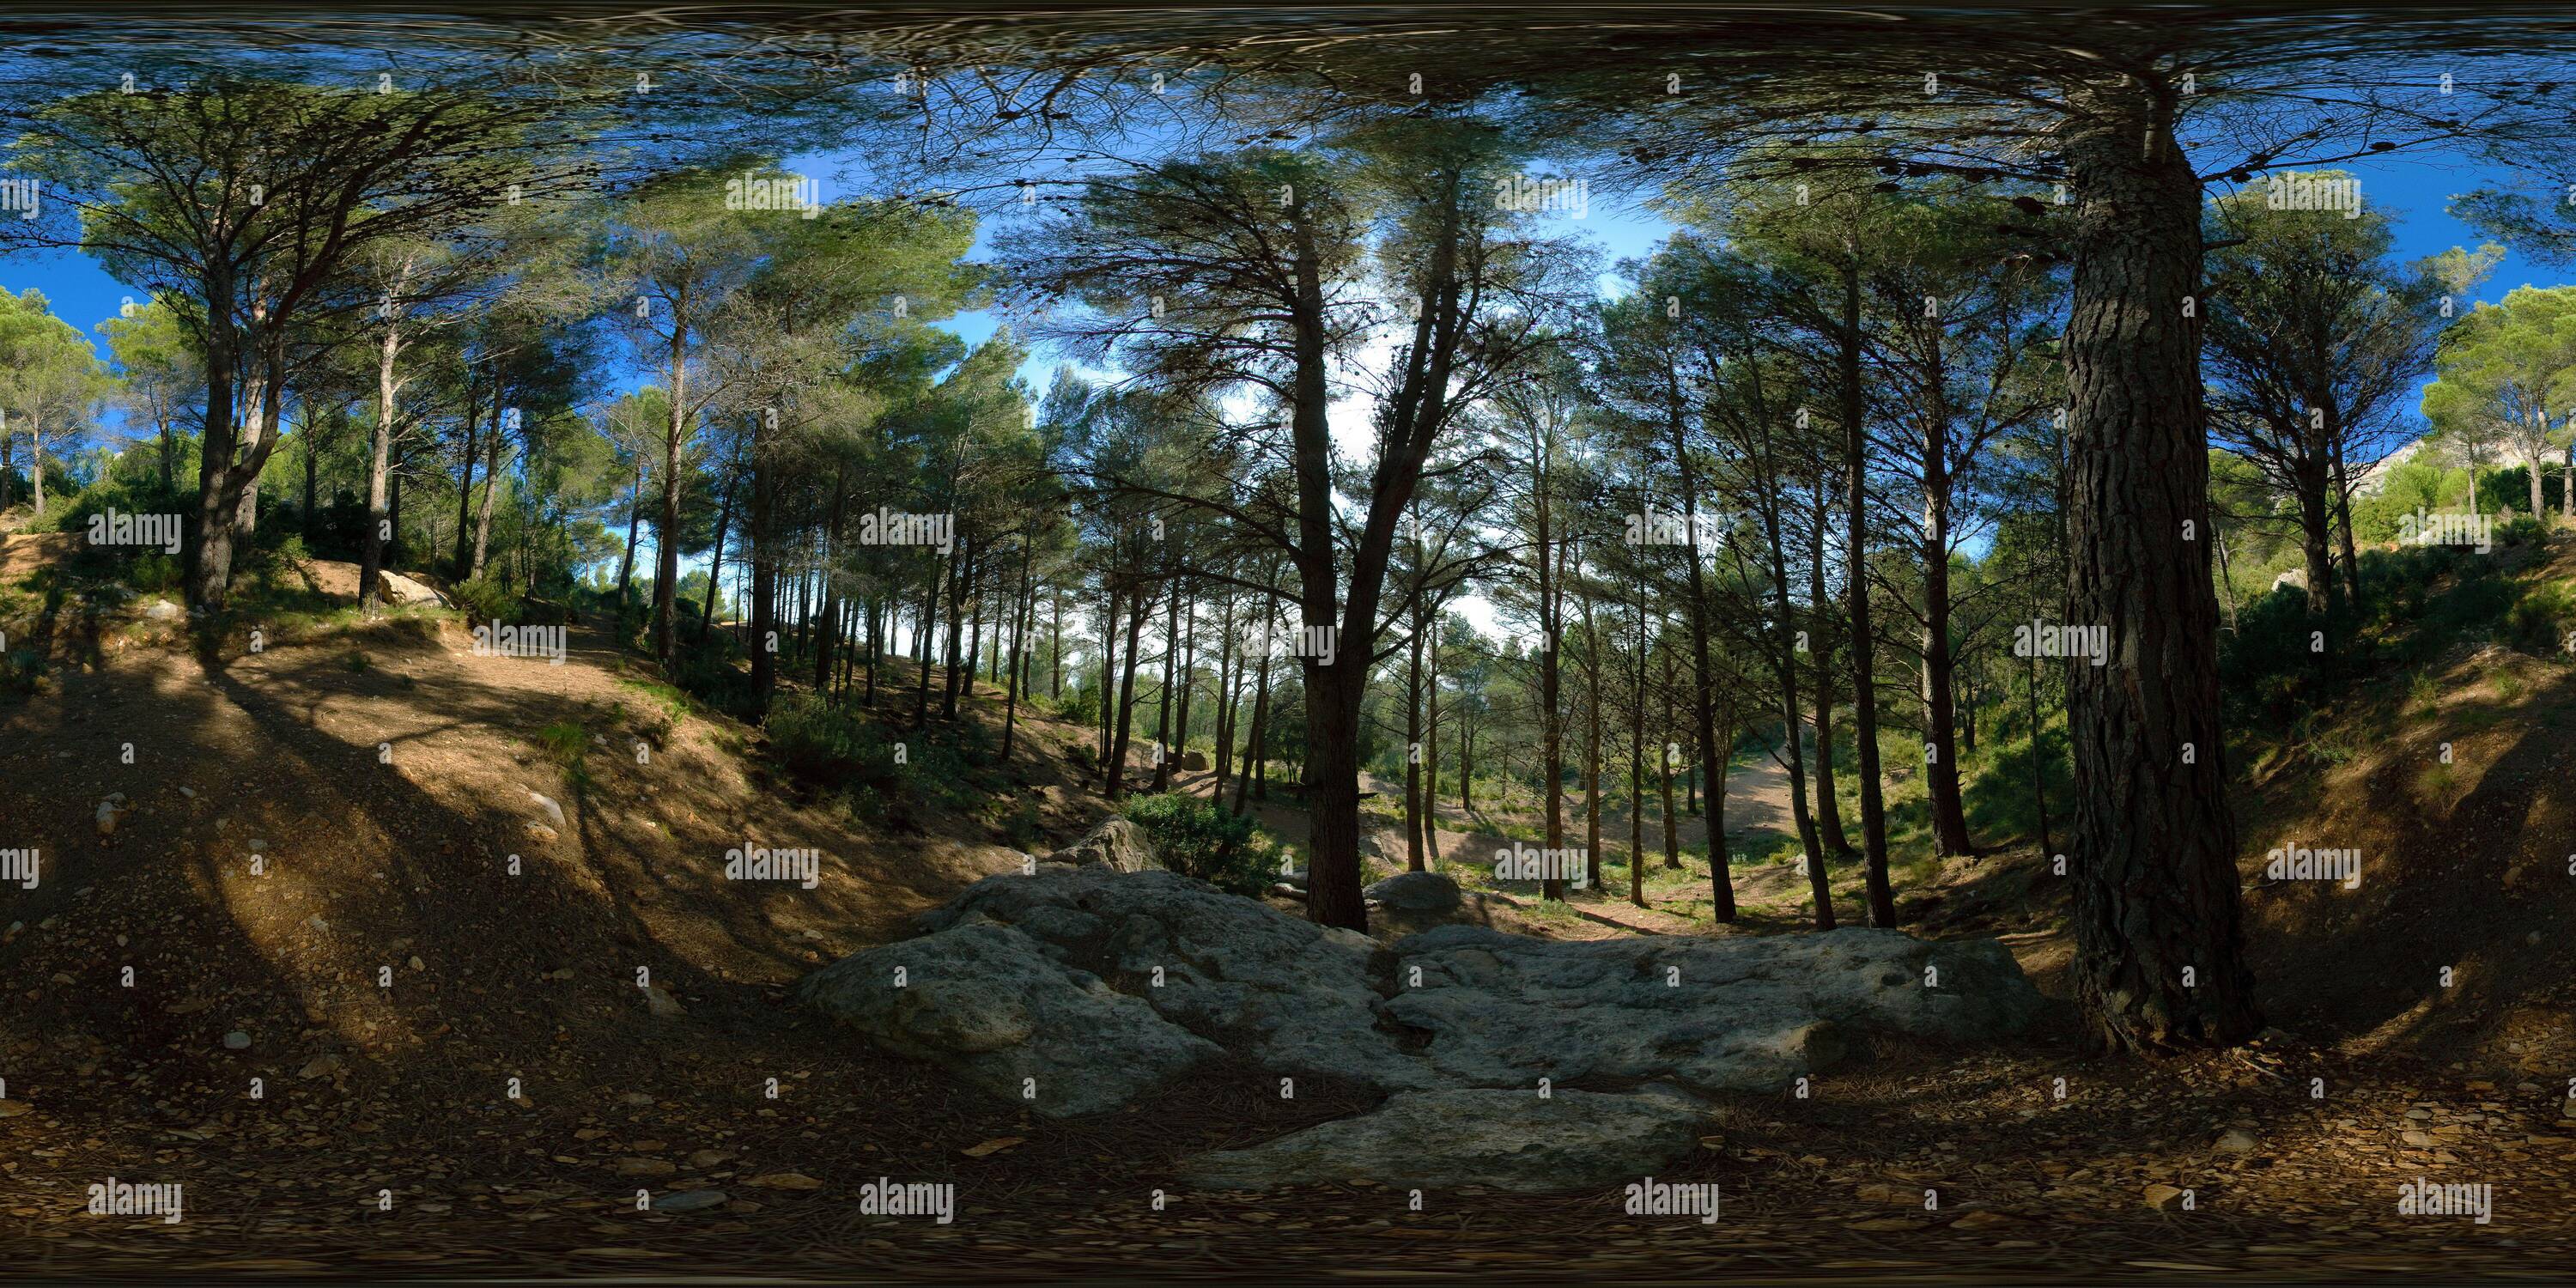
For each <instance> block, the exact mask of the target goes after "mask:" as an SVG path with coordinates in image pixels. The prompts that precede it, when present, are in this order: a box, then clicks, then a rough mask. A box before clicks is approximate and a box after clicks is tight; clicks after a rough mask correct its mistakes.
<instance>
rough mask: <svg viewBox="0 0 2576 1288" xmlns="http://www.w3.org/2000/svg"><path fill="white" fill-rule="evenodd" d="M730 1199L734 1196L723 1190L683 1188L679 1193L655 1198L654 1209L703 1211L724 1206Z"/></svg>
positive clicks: (659, 1210) (658, 1210) (660, 1210)
mask: <svg viewBox="0 0 2576 1288" xmlns="http://www.w3.org/2000/svg"><path fill="white" fill-rule="evenodd" d="M730 1201H732V1196H731V1195H729V1194H726V1193H725V1192H724V1191H723V1190H682V1191H680V1192H679V1193H677V1194H665V1195H662V1196H661V1197H659V1198H656V1199H654V1200H653V1210H654V1211H656V1212H703V1211H705V1210H707V1209H708V1208H712V1207H723V1206H724V1205H725V1204H726V1203H728V1202H730Z"/></svg>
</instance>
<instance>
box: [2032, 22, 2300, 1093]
mask: <svg viewBox="0 0 2576 1288" xmlns="http://www.w3.org/2000/svg"><path fill="white" fill-rule="evenodd" d="M2070 90H2071V94H2072V97H2073V98H2074V100H2075V105H2076V106H2077V107H2078V108H2079V109H2080V111H2079V114H2077V115H2075V116H2073V117H2071V118H2070V119H2069V122H2068V124H2067V126H2066V130H2065V133H2064V134H2063V135H2062V137H2061V139H2060V143H2061V146H2062V147H2063V149H2064V152H2065V156H2066V159H2067V163H2068V166H2069V172H2070V177H2071V179H2072V181H2073V182H2072V183H2071V184H2070V187H2071V188H2072V189H2073V190H2074V192H2075V193H2076V195H2077V203H2078V204H2077V207H2076V217H2075V248H2074V249H2075V255H2074V263H2075V271H2074V298H2073V304H2072V308H2071V310H2070V313H2069V318H2068V325H2067V331H2066V378H2067V386H2068V390H2067V392H2068V394H2069V402H2070V412H2071V415H2070V426H2069V435H2070V438H2071V446H2072V450H2071V453H2070V456H2071V460H2070V462H2069V466H2070V478H2069V480H2068V483H2069V488H2070V493H2071V495H2070V498H2069V500H2070V504H2069V507H2068V514H2067V517H2068V530H2069V538H2070V540H2069V542H2068V550H2069V555H2070V557H2071V563H2072V568H2071V571H2070V577H2069V585H2068V590H2067V601H2068V606H2069V614H2070V617H2071V619H2072V620H2073V621H2075V622H2078V623H2083V624H2087V625H2097V626H2101V627H2104V628H2107V630H2108V632H2109V639H2110V658H2111V660H2110V662H2109V663H2108V664H2107V665H2104V666H2098V667H2096V666H2076V667H2070V668H2068V675H2069V677H2070V679H2069V685H2068V689H2069V692H2068V701H2067V705H2068V728H2069V730H2070V732H2071V734H2072V736H2073V741H2074V748H2075V824H2074V838H2073V840H2072V842H2071V844H2070V846H2069V849H2068V853H2069V856H2070V857H2071V858H2072V860H2073V862H2074V876H2075V881H2076V887H2075V898H2074V915H2073V918H2072V920H2073V922H2074V929H2075V940H2076V946H2077V951H2076V958H2075V974H2076V981H2077V993H2078V997H2079V998H2080V1000H2081V1001H2082V1003H2083V1005H2084V1007H2085V1009H2086V1010H2087V1011H2088V1012H2089V1014H2090V1017H2091V1021H2092V1024H2093V1027H2094V1029H2095V1031H2096V1032H2097V1033H2098V1034H2099V1036H2100V1037H2101V1038H2102V1039H2103V1040H2104V1041H2105V1042H2107V1043H2109V1044H2110V1045H2112V1046H2115V1047H2119V1048H2129V1049H2134V1048H2142V1047H2161V1046H2175V1045H2188V1046H2200V1045H2222V1046H2224V1045H2233V1044H2235V1043H2237V1042H2241V1041H2243V1040H2244V1039H2245V1038H2247V1037H2249V1036H2251V1035H2252V1034H2253V1033H2255V1032H2256V1031H2257V1030H2259V1029H2260V1028H2261V1027H2262V1016H2261V1015H2260V1013H2259V1012H2258V1011H2257V1010H2256V1009H2255V1005H2254V1000H2253V996H2252V983H2253V981H2252V976H2251V973H2250V972H2249V971H2248V970H2247V969H2246V966H2245V960H2244V937H2243V931H2242V929H2241V927H2240V924H2239V920H2238V917H2239V912H2238V906H2237V880H2238V878H2237V869H2236V858H2237V845H2236V826H2235V820H2234V819H2233V818H2232V817H2231V816H2230V815H2229V813H2228V807H2227V776H2226V768H2225V759H2226V757H2225V742H2224V731H2223V730H2222V728H2221V727H2220V723H2219V689H2218V646H2217V640H2218V605H2217V600H2216V597H2215V595H2214V594H2213V592H2212V591H2211V588H2210V577H2209V559H2210V556H2209V546H2208V543H2207V542H2206V541H2202V540H2198V539H2196V537H2197V535H2198V533H2199V532H2200V531H2202V530H2204V529H2205V528H2206V527H2207V526H2208V523H2209V442H2208V434H2207V427H2206V425H2205V423H2204V420H2203V412H2202V405H2201V380H2200V365H2199V334H2198V333H2199V327H2198V326H2197V324H2196V322H2195V321H2193V320H2192V316H2193V315H2195V314H2196V313H2197V309H2196V307H2195V308H2193V309H2192V312H2191V313H2189V314H2187V313H2186V311H2185V310H2186V303H2187V302H2192V303H2194V304H2196V300H2195V297H2196V295H2197V293H2198V291H2199V289H2200V265H2201V253H2202V247H2201V237H2200V221H2201V213H2202V212H2201V189H2200V183H2199V181H2198V179H2197V178H2196V177H2194V175H2193V173H2192V170H2191V167H2190V165H2189V164H2188V162H2187V161H2186V159H2185V158H2184V156H2183V154H2182V151H2181V149H2180V147H2179V146H2177V144H2176V143H2175V141H2174V135H2173V117H2174V108H2175V105H2176V104H2175V94H2174V91H2173V89H2172V88H2171V87H2170V82H2169V80H2168V78H2166V77H2165V76H2164V75H2163V74H2162V73H2161V72H2160V71H2154V72H2150V71H2148V70H2146V69H2140V71H2139V72H2138V73H2136V74H2135V75H2133V76H2129V77H2121V76H2117V75H2116V74H2114V75H2111V76H2106V77H2105V78H2103V79H2101V80H2098V81H2095V82H2090V83H2084V84H2079V85H2076V86H2073V87H2070Z"/></svg>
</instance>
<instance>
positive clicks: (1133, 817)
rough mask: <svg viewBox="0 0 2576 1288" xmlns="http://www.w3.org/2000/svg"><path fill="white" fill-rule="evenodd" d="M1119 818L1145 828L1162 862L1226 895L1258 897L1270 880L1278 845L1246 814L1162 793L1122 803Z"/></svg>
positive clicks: (1173, 794)
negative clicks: (1125, 804)
mask: <svg viewBox="0 0 2576 1288" xmlns="http://www.w3.org/2000/svg"><path fill="white" fill-rule="evenodd" d="M1121 812H1122V813H1123V814H1124V815H1125V817H1126V818H1127V819H1128V820H1129V821H1130V822H1133V823H1134V824H1136V826H1138V827H1140V828H1143V829H1144V830H1145V838H1146V839H1147V840H1149V841H1152V842H1153V843H1154V851H1155V853H1157V854H1159V855H1161V856H1162V859H1163V866H1164V867H1167V868H1170V869H1171V870H1172V871H1174V872H1178V873H1180V874H1181V875H1183V876H1186V877H1195V878H1197V879H1198V880H1201V881H1205V882H1207V883H1208V884H1209V885H1212V886H1215V887H1216V888H1217V889H1219V890H1223V891H1225V892H1227V893H1228V894H1239V895H1242V896H1243V897H1245V898H1247V899H1257V898H1260V897H1261V893H1262V892H1263V891H1264V890H1267V889H1269V888H1270V883H1271V882H1272V881H1273V880H1275V879H1276V878H1275V877H1274V876H1273V875H1272V874H1273V873H1274V872H1275V871H1276V870H1277V866H1278V861H1279V848H1278V846H1277V845H1276V844H1274V843H1273V842H1272V841H1271V840H1270V838H1269V837H1268V836H1267V835H1266V834H1264V833H1263V832H1262V831H1261V830H1260V829H1259V828H1258V827H1256V826H1255V825H1254V824H1253V821H1252V819H1251V818H1249V817H1246V816H1237V815H1235V814H1232V813H1229V812H1228V811H1227V810H1226V809H1225V808H1224V807H1223V806H1220V805H1218V804H1216V803H1215V802H1213V801H1203V800H1200V799H1198V798H1197V797H1195V796H1185V795H1182V794H1180V793H1177V792H1166V793H1163V794H1160V795H1155V796H1138V797H1135V798H1134V799H1132V800H1130V801H1128V802H1127V807H1126V809H1125V810H1123V811H1121Z"/></svg>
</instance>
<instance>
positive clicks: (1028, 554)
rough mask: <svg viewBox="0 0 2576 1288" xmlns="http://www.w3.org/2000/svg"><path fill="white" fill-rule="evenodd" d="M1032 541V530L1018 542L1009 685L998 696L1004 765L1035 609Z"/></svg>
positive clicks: (1014, 726) (1016, 721)
mask: <svg viewBox="0 0 2576 1288" xmlns="http://www.w3.org/2000/svg"><path fill="white" fill-rule="evenodd" d="M1036 545H1037V538H1036V534H1034V533H1032V534H1030V535H1029V537H1028V538H1027V539H1025V540H1023V541H1022V542H1021V543H1020V589H1019V593H1018V594H1016V595H1014V596H1013V597H1012V599H1011V616H1012V617H1013V618H1014V619H1016V624H1015V626H1014V629H1013V630H1012V632H1011V681H1010V689H1009V691H1008V693H1007V694H1006V695H1005V696H1004V697H1003V699H1002V763H1003V764H1005V765H1007V764H1009V763H1011V735H1012V734H1013V733H1015V732H1017V731H1018V729H1019V718H1020V687H1021V675H1020V655H1021V654H1022V653H1024V652H1026V651H1027V649H1028V646H1029V627H1030V625H1031V624H1032V619H1033V618H1035V617H1036V616H1037V611H1038V604H1037V596H1035V595H1034V594H1031V593H1030V586H1029V566H1030V564H1031V563H1032V562H1033V561H1034V557H1035V553H1036V551H1035V547H1036Z"/></svg>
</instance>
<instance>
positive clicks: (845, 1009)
mask: <svg viewBox="0 0 2576 1288" xmlns="http://www.w3.org/2000/svg"><path fill="white" fill-rule="evenodd" d="M898 971H901V972H902V974H901V977H900V981H899V982H898V976H897V972H898ZM795 996H796V998H797V1000H799V1001H802V1002H804V1003H805V1004H806V1005H809V1006H812V1007H814V1008H815V1009H817V1010H819V1011H821V1012H823V1013H824V1014H826V1015H829V1016H831V1017H832V1018H834V1019H837V1020H839V1021H841V1022H842V1023H844V1024H847V1025H849V1026H850V1027H852V1028H854V1029H857V1030H858V1031H859V1032H861V1033H864V1034H866V1035H867V1036H868V1038H869V1039H870V1040H872V1041H874V1042H875V1043H876V1044H877V1045H879V1046H881V1047H884V1048H885V1049H886V1050H889V1051H893V1052H895V1053H897V1054H900V1055H908V1056H911V1057H913V1058H915V1059H919V1060H926V1061H929V1062H930V1063H932V1064H936V1065H938V1066H939V1067H941V1068H943V1069H946V1070H948V1071H949V1072H951V1073H954V1074H956V1075H957V1076H958V1077H960V1078H963V1079H964V1080H966V1081H967V1082H968V1083H971V1084H973V1085H974V1086H976V1087H978V1088H980V1089H982V1090H984V1091H987V1092H990V1093H991V1094H993V1095H995V1096H999V1097H1003V1098H1005V1099H1008V1100H1013V1101H1019V1102H1022V1103H1025V1104H1027V1105H1028V1106H1029V1107H1030V1108H1032V1109H1035V1110H1037V1111H1038V1112H1039V1113H1042V1114H1046V1115H1048V1116H1049V1117H1057V1118H1061V1117H1070V1116H1072V1115H1076V1114H1088V1113H1097V1112H1099V1111H1101V1110H1104V1109H1114V1108H1117V1107H1118V1106H1120V1105H1123V1104H1126V1103H1127V1102H1128V1101H1130V1100H1132V1099H1134V1098H1135V1097H1136V1096H1138V1095H1140V1094H1143V1093H1145V1092H1149V1091H1152V1090H1154V1089H1155V1088H1157V1087H1160V1086H1163V1085H1165V1084H1166V1083H1168V1082H1170V1081H1171V1080H1172V1079H1174V1078H1176V1077H1178V1076H1180V1075H1181V1074H1182V1073H1184V1072H1186V1071H1187V1070H1188V1069H1189V1068H1190V1066H1192V1065H1195V1064H1197V1063H1198V1062H1200V1061H1201V1060H1204V1059H1207V1058H1209V1057H1211V1056H1216V1055H1220V1054H1222V1052H1221V1051H1220V1050H1219V1049H1218V1048H1217V1046H1216V1045H1215V1044H1214V1043H1212V1042H1209V1041H1207V1040H1205V1039H1203V1038H1200V1037H1197V1036H1195V1035H1193V1034H1192V1033H1190V1032H1189V1031H1188V1030H1186V1029H1183V1028H1181V1027H1180V1026H1178V1025H1176V1024H1173V1023H1171V1022H1169V1021H1167V1020H1165V1019H1163V1018H1162V1017H1160V1016H1158V1015H1156V1014H1155V1013H1154V1009H1153V1008H1152V1007H1150V1006H1147V1005H1146V1004H1145V1003H1144V1002H1142V1001H1139V1000H1137V999H1136V998H1133V997H1129V996H1127V995H1125V994H1123V993H1120V992H1118V991H1117V990H1115V989H1113V988H1110V987H1109V986H1108V985H1107V984H1106V983H1103V982H1102V981H1101V980H1100V978H1099V977H1098V976H1095V975H1091V974H1088V973H1085V972H1082V971H1070V970H1067V969H1065V968H1064V967H1063V966H1062V965H1060V964H1059V963H1057V962H1056V961H1055V960H1053V959H1052V958H1050V957H1049V956H1047V954H1046V953H1045V952H1043V951H1041V949H1040V947H1039V945H1038V943H1037V941H1036V940H1034V939H1031V938H1030V937H1029V936H1028V935H1025V934H1023V933H1021V932H1020V931H1018V930H1014V929H1012V928H1011V927H1008V926H1003V925H997V924H995V923H993V922H990V921H985V920H981V919H977V920H974V921H968V922H963V923H960V924H958V925H955V926H951V927H950V928H948V929H946V930H942V931H940V932H938V933H936V934H930V935H924V936H922V937H921V938H919V939H908V940H905V941H903V942H901V943H894V944H887V945H885V946H883V947H881V948H872V949H869V950H868V951H866V952H863V953H860V954H858V955H856V956H854V957H846V958H843V959H842V960H840V961H838V962H835V963H833V964H832V965H830V966H826V967H824V968H823V969H822V970H819V971H816V972H815V973H813V974H811V975H808V976H806V977H805V978H804V979H803V980H801V981H799V982H798V984H797V986H796V994H795ZM1031 1078H1034V1079H1036V1088H1035V1095H1034V1098H1032V1097H1030V1095H1029V1094H1028V1092H1029V1084H1028V1083H1027V1081H1025V1080H1027V1079H1031Z"/></svg>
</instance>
